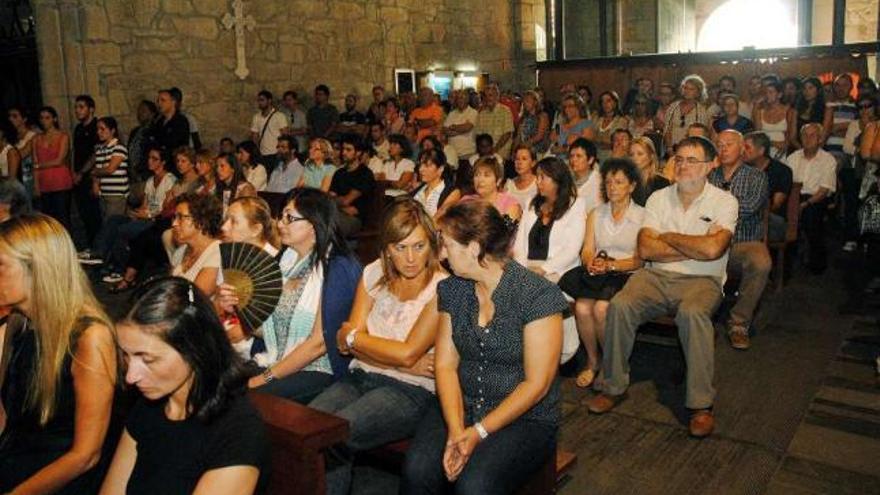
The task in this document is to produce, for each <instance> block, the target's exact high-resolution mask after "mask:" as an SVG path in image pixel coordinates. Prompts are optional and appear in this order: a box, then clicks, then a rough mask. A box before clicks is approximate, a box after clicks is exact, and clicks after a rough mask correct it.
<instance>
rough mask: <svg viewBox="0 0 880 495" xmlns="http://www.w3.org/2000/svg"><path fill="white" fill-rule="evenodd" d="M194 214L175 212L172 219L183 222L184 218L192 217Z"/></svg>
mask: <svg viewBox="0 0 880 495" xmlns="http://www.w3.org/2000/svg"><path fill="white" fill-rule="evenodd" d="M192 217H193V216H192V215H187V214H185V213H175V214H174V216H173V217H171V219H172V221H177V222H182V221H183V220H184V219H187V218H192Z"/></svg>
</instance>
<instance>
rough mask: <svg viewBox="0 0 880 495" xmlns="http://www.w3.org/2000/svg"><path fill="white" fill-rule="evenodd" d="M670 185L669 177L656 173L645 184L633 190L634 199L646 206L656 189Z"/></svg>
mask: <svg viewBox="0 0 880 495" xmlns="http://www.w3.org/2000/svg"><path fill="white" fill-rule="evenodd" d="M668 185H669V179H667V178H666V177H663V176H662V175H659V174H654V176H653V177H651V180H649V181H648V182H647V183H645V184H640V185H639V187H637V188H636V190H635V191H634V192H633V195H632V199H633V201H635V202H636V204H637V205H639V206H645V203H647V202H648V198H650V197H651V195H652V194H654V191H658V190H660V189H663V188H664V187H666V186H668Z"/></svg>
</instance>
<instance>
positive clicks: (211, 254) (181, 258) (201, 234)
mask: <svg viewBox="0 0 880 495" xmlns="http://www.w3.org/2000/svg"><path fill="white" fill-rule="evenodd" d="M221 220H222V214H221V205H220V201H219V200H218V199H217V198H216V197H214V196H210V195H208V196H204V195H199V194H194V193H190V194H184V195H183V196H181V197H180V198H178V199H177V207H176V209H175V212H174V220H173V221H172V222H171V231H172V233H173V235H174V241H175V242H176V243H177V244H178V245H179V246H180V247H179V248H177V250H176V251H174V255H173V256H172V257H171V275H173V276H175V277H183V278H185V279H187V280H189V281H190V282H192V283H194V284H195V285H196V287H198V288H199V289H201V291H202V292H204V293H205V294H206V295H207V296H208V297H211V296H213V295H214V292H216V290H217V272H218V271H219V270H220V241H219V240H217V238H218V237H219V235H220V221H221Z"/></svg>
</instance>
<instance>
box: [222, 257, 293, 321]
mask: <svg viewBox="0 0 880 495" xmlns="http://www.w3.org/2000/svg"><path fill="white" fill-rule="evenodd" d="M220 259H221V263H222V266H223V281H224V282H225V283H227V284H229V285H232V286H233V287H235V291H236V294H237V295H238V300H239V304H238V307H237V311H236V312H237V314H238V318H239V320H241V323H242V324H243V325H244V327H245V329H246V330H248V331H251V332H252V331H254V330H256V329H257V328H259V327H260V325H262V324H263V322H264V321H266V318H268V317H269V315H270V314H272V312H273V311H275V306H276V305H277V304H278V300H279V299H280V298H281V287H282V285H283V281H282V279H281V268H279V266H278V262H277V261H275V258H273V257H272V256H271V255H270V254H269V253H267V252H266V251H264V250H262V249H260V248H259V247H257V246H254V245H253V244H249V243H246V242H229V243H223V244H221V245H220Z"/></svg>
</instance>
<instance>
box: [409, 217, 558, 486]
mask: <svg viewBox="0 0 880 495" xmlns="http://www.w3.org/2000/svg"><path fill="white" fill-rule="evenodd" d="M439 227H440V230H441V232H442V239H443V251H442V254H441V256H443V257H445V258H446V259H447V260H448V261H449V264H450V266H451V267H452V271H453V272H454V273H455V276H453V277H449V278H447V279H446V280H443V281H441V282H440V283H439V284H438V286H437V297H438V309H439V311H440V314H441V321H440V327H439V329H438V330H437V332H438V334H437V341H436V347H435V351H436V357H435V378H436V383H437V394H438V396H439V398H440V402H441V406H442V414H441V411H440V410H438V409H436V408H434V409H433V410H432V411H430V412H429V413H428V415H427V416H426V418H425V419H424V420H423V421H422V424H421V425H420V428H419V431H418V432H417V433H416V436H415V438H414V439H413V442H412V445H411V447H410V449H409V451H408V452H407V458H406V462H405V464H404V472H403V480H402V485H401V492H402V493H436V492H437V491H440V490H441V489H442V488H443V487H444V486H445V485H446V484H447V482H452V483H455V485H456V486H455V489H456V492H457V493H480V494H487V493H511V492H513V491H514V490H515V489H516V488H517V487H518V486H520V485H522V484H523V483H525V482H526V481H527V480H528V479H529V477H531V476H532V474H533V473H534V472H535V471H537V470H538V469H539V468H540V467H541V466H543V465H544V463H545V462H546V461H547V459H548V458H549V457H550V456H552V455H554V453H555V450H556V433H557V430H558V426H559V397H560V392H559V384H558V381H557V379H556V370H557V368H558V366H559V357H560V352H561V348H562V311H563V310H565V309H566V308H567V307H568V305H567V303H566V302H565V298H564V297H563V295H562V292H561V291H560V290H559V289H558V288H557V287H556V286H555V285H554V284H552V283H550V282H548V281H547V280H545V279H544V278H542V277H540V276H539V275H537V274H535V273H532V272H530V271H529V270H527V269H526V268H525V267H523V266H522V265H520V264H518V263H517V262H515V261H512V260H510V259H509V257H508V254H507V253H508V246H509V244H510V233H509V230H508V229H507V227H506V226H505V223H504V220H503V219H502V218H501V215H500V214H499V213H498V210H496V209H495V208H493V207H492V206H491V205H488V204H486V203H484V202H481V201H470V202H464V203H460V204H458V205H455V206H453V207H452V208H450V209H449V210H448V211H447V212H446V214H445V215H444V216H443V217H441V218H440V221H439Z"/></svg>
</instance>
